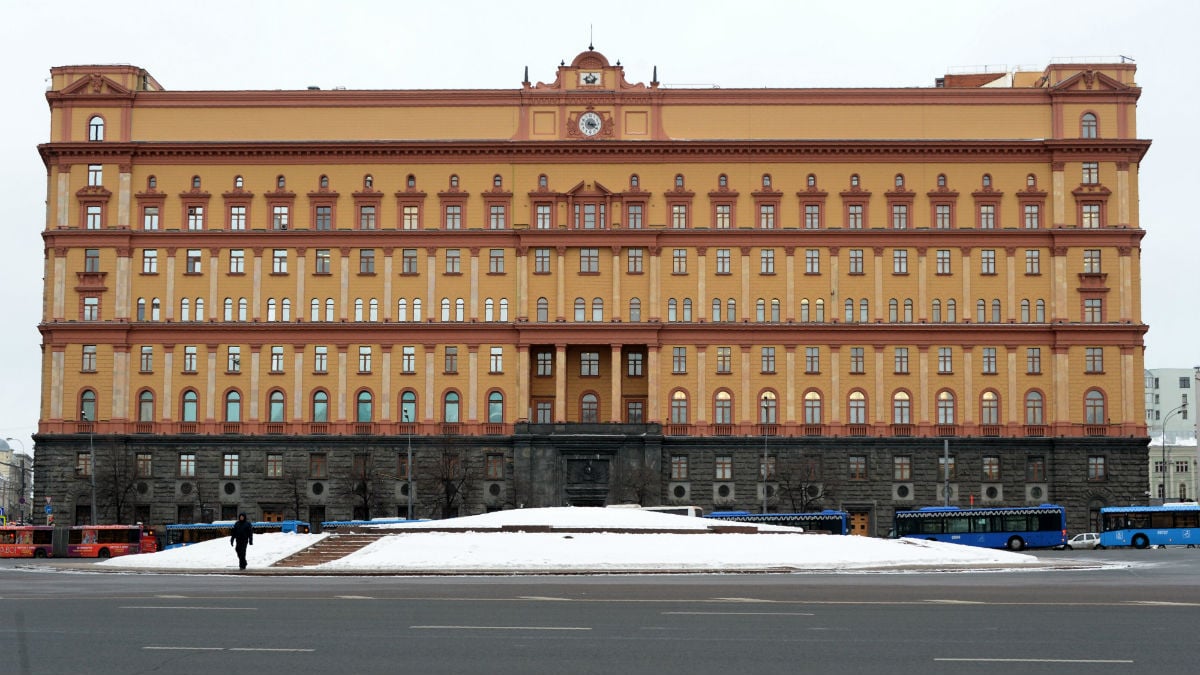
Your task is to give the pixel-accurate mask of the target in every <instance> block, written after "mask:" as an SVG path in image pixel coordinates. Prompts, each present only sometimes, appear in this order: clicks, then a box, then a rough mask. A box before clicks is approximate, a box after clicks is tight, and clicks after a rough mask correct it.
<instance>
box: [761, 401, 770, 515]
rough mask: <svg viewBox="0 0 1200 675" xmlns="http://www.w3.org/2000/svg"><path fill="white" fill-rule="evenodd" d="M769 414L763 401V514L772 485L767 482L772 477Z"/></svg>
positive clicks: (767, 406) (767, 407) (765, 402)
mask: <svg viewBox="0 0 1200 675" xmlns="http://www.w3.org/2000/svg"><path fill="white" fill-rule="evenodd" d="M769 412H770V410H769V405H768V404H767V400H766V399H763V402H762V415H761V421H762V434H763V459H762V481H763V485H762V512H763V513H766V512H767V490H768V489H769V486H770V484H769V483H768V482H767V480H768V479H769V478H770V477H771V469H770V466H769V465H768V464H767V419H768V414H769Z"/></svg>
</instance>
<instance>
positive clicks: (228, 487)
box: [225, 483, 237, 495]
mask: <svg viewBox="0 0 1200 675" xmlns="http://www.w3.org/2000/svg"><path fill="white" fill-rule="evenodd" d="M235 492H237V485H234V484H233V483H226V484H225V494H227V495H231V494H233V493H235Z"/></svg>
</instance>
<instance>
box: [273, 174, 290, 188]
mask: <svg viewBox="0 0 1200 675" xmlns="http://www.w3.org/2000/svg"><path fill="white" fill-rule="evenodd" d="M275 187H276V188H277V189H279V190H282V189H284V188H286V187H287V179H286V178H284V177H283V176H279V177H278V178H276V179H275Z"/></svg>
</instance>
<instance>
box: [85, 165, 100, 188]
mask: <svg viewBox="0 0 1200 675" xmlns="http://www.w3.org/2000/svg"><path fill="white" fill-rule="evenodd" d="M87 181H88V182H87V184H88V185H89V186H92V187H98V186H101V185H104V167H103V166H102V165H100V164H88V173H87Z"/></svg>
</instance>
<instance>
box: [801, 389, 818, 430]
mask: <svg viewBox="0 0 1200 675" xmlns="http://www.w3.org/2000/svg"><path fill="white" fill-rule="evenodd" d="M804 423H805V424H820V423H821V394H819V393H818V392H815V391H810V392H808V393H807V394H805V395H804Z"/></svg>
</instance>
